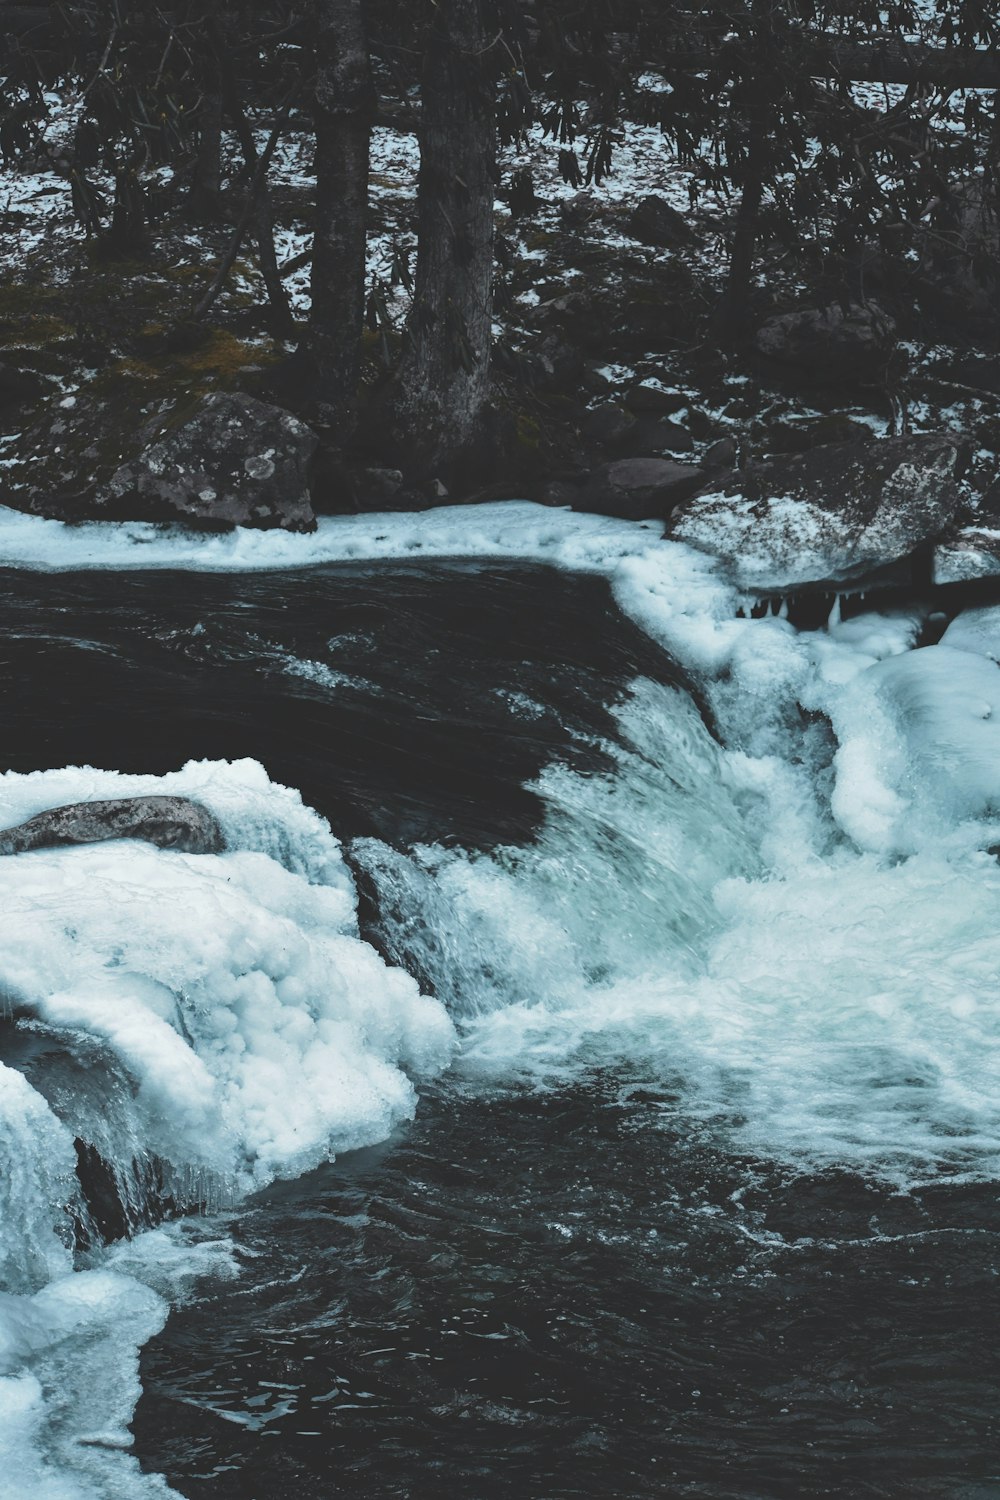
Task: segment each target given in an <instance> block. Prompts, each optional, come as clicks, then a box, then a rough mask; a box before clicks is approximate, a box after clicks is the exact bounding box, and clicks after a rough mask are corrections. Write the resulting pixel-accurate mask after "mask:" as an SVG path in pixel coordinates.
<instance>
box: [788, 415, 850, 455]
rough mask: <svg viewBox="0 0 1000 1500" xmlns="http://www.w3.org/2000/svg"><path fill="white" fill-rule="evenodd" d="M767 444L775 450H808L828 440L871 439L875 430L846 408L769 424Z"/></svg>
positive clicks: (821, 445) (839, 441)
mask: <svg viewBox="0 0 1000 1500" xmlns="http://www.w3.org/2000/svg"><path fill="white" fill-rule="evenodd" d="M766 437H767V444H768V447H769V449H770V451H771V452H772V453H806V452H808V450H809V449H810V448H822V447H823V446H825V445H826V444H827V443H870V442H872V441H873V440H874V437H875V434H874V433H873V432H872V430H871V428H870V427H866V425H865V424H864V422H856V421H855V420H854V418H853V417H848V416H846V415H845V414H844V413H843V412H831V414H830V415H829V416H826V417H810V418H808V419H806V420H805V421H803V420H802V419H801V418H799V419H795V418H787V419H786V420H785V421H783V422H772V423H770V424H769V425H768V427H767V433H766Z"/></svg>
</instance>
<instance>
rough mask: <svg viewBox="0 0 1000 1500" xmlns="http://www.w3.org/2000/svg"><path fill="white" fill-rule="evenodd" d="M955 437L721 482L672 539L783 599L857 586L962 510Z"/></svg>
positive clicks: (844, 449)
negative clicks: (810, 589) (807, 589)
mask: <svg viewBox="0 0 1000 1500" xmlns="http://www.w3.org/2000/svg"><path fill="white" fill-rule="evenodd" d="M958 460H959V445H958V443H957V441H956V439H955V437H954V436H953V435H951V434H934V433H930V434H926V435H923V436H916V437H899V438H884V439H882V440H881V441H875V442H872V443H868V444H860V443H846V444H834V445H831V446H829V447H825V448H814V449H813V450H812V451H811V452H809V453H804V454H799V455H796V456H794V457H790V458H776V459H771V460H769V461H768V462H766V463H759V464H756V465H754V467H753V469H752V470H748V471H744V472H742V473H739V472H737V473H732V474H722V475H719V476H718V477H717V478H716V479H714V480H713V481H712V482H711V483H710V484H709V485H706V486H705V487H704V488H703V489H702V490H701V492H700V493H699V494H697V495H695V496H694V497H693V498H692V499H690V500H689V501H688V502H687V504H685V505H684V507H683V509H682V510H681V511H680V512H679V513H678V514H676V515H675V516H674V518H673V521H672V524H671V528H670V534H671V535H672V536H673V537H675V538H676V539H677V540H678V541H682V542H687V543H689V544H690V545H691V546H693V547H697V548H699V550H701V551H703V552H708V553H711V554H713V555H714V556H716V557H719V558H722V559H724V560H725V561H726V562H728V564H729V566H730V569H731V570H732V573H733V575H734V576H735V578H736V579H737V581H738V582H739V583H740V584H742V585H744V586H746V587H748V588H754V589H759V590H761V591H769V592H770V591H773V592H776V593H777V592H782V591H784V590H786V589H790V588H792V587H801V586H802V585H804V584H810V583H823V584H830V583H838V582H845V583H846V582H848V581H851V580H856V579H858V578H862V577H864V576H865V575H866V574H869V573H872V572H877V571H878V570H880V569H883V568H886V567H889V566H890V565H891V564H893V563H895V562H898V561H899V560H901V559H905V558H909V557H910V556H911V555H912V554H913V553H914V552H915V551H916V550H917V549H918V548H921V547H923V546H924V545H925V544H929V543H931V542H932V541H933V540H934V539H935V538H936V537H937V536H939V535H940V533H941V532H942V531H943V530H944V528H945V527H946V525H947V524H948V522H949V520H950V519H951V517H952V516H953V514H954V512H955V510H956V507H957V505H958V499H959V495H958V486H957V484H956V482H955V471H956V468H957V465H958Z"/></svg>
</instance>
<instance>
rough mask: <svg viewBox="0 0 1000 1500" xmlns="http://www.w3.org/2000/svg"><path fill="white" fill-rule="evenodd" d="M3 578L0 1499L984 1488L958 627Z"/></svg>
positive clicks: (456, 579)
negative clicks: (224, 840)
mask: <svg viewBox="0 0 1000 1500" xmlns="http://www.w3.org/2000/svg"><path fill="white" fill-rule="evenodd" d="M2 582H3V600H4V602H3V623H4V629H3V634H2V644H0V677H2V681H3V687H4V700H5V703H6V705H7V715H6V720H5V737H4V753H3V763H4V769H5V770H6V771H7V772H8V775H7V776H5V777H4V778H3V779H2V782H0V795H2V797H3V813H4V820H5V821H10V822H14V821H16V820H17V819H18V818H20V817H22V816H28V815H29V814H30V813H33V812H34V811H37V810H38V809H39V808H40V807H42V806H51V805H55V804H56V803H57V802H59V801H67V800H71V799H72V798H73V797H76V796H83V795H87V796H100V795H111V794H113V793H112V790H111V789H112V788H113V789H114V791H115V792H117V791H119V790H124V791H128V790H129V789H130V788H131V789H135V790H143V789H149V788H150V787H151V786H154V785H155V786H160V785H166V786H168V787H175V788H176V789H178V790H181V791H186V792H188V793H190V794H192V795H201V796H202V797H204V799H205V800H206V801H207V802H208V803H209V805H211V806H212V808H213V810H214V811H215V812H216V813H217V815H219V816H220V818H221V819H222V821H223V824H224V826H225V827H226V831H227V834H228V836H229V840H230V844H231V846H232V847H233V851H234V852H232V853H230V854H227V855H225V856H223V857H222V858H221V859H216V858H214V857H203V858H201V859H199V858H197V857H191V856H178V855H171V854H162V853H158V852H154V851H150V850H145V849H142V848H140V847H139V846H135V845H121V846H106V847H104V848H101V849H96V850H78V851H64V852H54V853H39V854H37V855H30V856H22V857H20V858H19V859H18V860H11V861H7V862H4V864H3V867H2V868H0V882H3V889H2V900H3V903H4V908H5V910H6V916H5V917H4V923H5V925H4V958H3V965H4V968H3V976H2V977H3V986H4V999H5V1003H6V1009H7V1014H8V1020H7V1021H6V1023H5V1024H4V1025H3V1026H2V1028H0V1064H2V1066H0V1122H2V1123H0V1130H2V1131H3V1132H4V1133H3V1135H2V1137H0V1270H2V1271H3V1276H4V1285H5V1287H6V1289H7V1295H6V1296H5V1297H3V1298H2V1300H0V1403H3V1407H2V1410H3V1427H2V1429H0V1454H2V1455H3V1458H4V1464H5V1467H4V1469H3V1470H2V1472H0V1493H2V1494H3V1495H4V1496H5V1497H6V1496H7V1495H10V1497H11V1500H14V1497H17V1500H21V1497H28V1500H80V1497H99V1500H105V1497H108V1500H111V1497H127V1500H132V1497H133V1496H134V1497H146V1496H156V1495H161V1496H162V1495H164V1494H166V1493H167V1488H166V1487H167V1485H169V1486H170V1487H172V1489H173V1490H174V1491H175V1492H177V1493H180V1494H182V1495H186V1496H189V1497H191V1500H202V1497H204V1500H208V1497H213V1500H214V1497H227V1500H228V1497H231V1500H243V1497H247V1500H278V1497H285V1496H292V1495H295V1496H303V1497H316V1500H320V1497H324V1500H325V1497H327V1496H333V1495H345V1496H358V1497H361V1496H365V1497H369V1496H372V1497H374V1496H387V1497H388V1496H403V1495H406V1496H420V1497H424V1496H426V1497H436V1496H439V1495H440V1496H444V1495H460V1496H465V1495H469V1496H472V1495H483V1496H486V1495H498V1496H501V1495H503V1496H506V1495H510V1496H514V1495H518V1496H521V1495H529V1496H538V1497H570V1496H615V1497H631V1496H643V1495H665V1496H671V1495H701V1496H706V1497H729V1496H732V1497H740V1500H750V1497H772V1496H774V1497H777V1496H781V1497H784V1496H788V1497H798V1496H846V1495H850V1496H855V1495H858V1496H894V1497H895V1496H899V1497H906V1496H915V1495H921V1496H934V1497H938V1496H940V1497H942V1500H944V1497H949V1500H951V1497H965V1500H985V1497H989V1496H1000V1459H998V1457H997V1454H998V1451H1000V1447H998V1442H997V1439H998V1436H1000V1433H998V1428H1000V1417H998V1397H1000V1360H998V1356H997V1353H996V1349H995V1344H996V1339H995V1329H996V1326H997V1315H998V1314H1000V1296H998V1287H997V1275H998V1266H1000V1207H998V1203H997V1183H998V1181H1000V1024H998V1009H997V985H998V982H1000V920H998V919H1000V872H998V871H997V868H996V863H995V861H994V860H993V859H992V857H991V856H990V855H989V854H987V853H986V852H985V850H986V848H987V846H988V845H989V844H990V842H991V839H992V841H993V842H996V841H997V832H996V823H995V809H996V807H997V806H1000V801H998V800H995V799H994V791H993V788H994V786H996V785H997V782H998V773H1000V767H998V766H997V765H996V764H995V763H994V760H995V758H994V759H991V757H992V755H993V741H992V740H988V739H986V738H983V737H982V736H983V735H986V734H987V733H990V732H992V729H991V718H992V702H993V699H992V697H991V696H990V695H991V694H992V693H993V691H994V689H993V686H992V676H990V675H989V674H990V673H992V674H996V673H997V669H996V667H995V665H994V664H993V661H992V660H991V659H990V656H989V653H988V649H987V648H988V645H989V641H992V640H995V639H996V634H995V632H994V634H993V635H991V634H990V632H989V630H988V629H987V630H986V635H985V637H984V639H986V640H987V646H983V644H982V640H980V639H979V637H978V636H977V637H976V641H978V645H977V644H976V643H975V642H973V643H972V644H971V645H970V642H969V641H968V640H966V641H965V642H964V643H961V642H958V637H957V635H955V634H953V635H952V636H951V637H950V641H949V639H948V638H946V642H945V646H944V647H932V648H930V649H929V650H923V651H913V650H911V649H909V648H911V647H912V646H913V645H914V643H915V642H916V640H917V638H918V632H919V630H920V629H921V624H922V621H923V619H924V616H925V614H926V611H925V610H920V609H919V608H918V609H915V610H911V611H903V612H899V613H897V614H895V615H887V616H882V617H872V616H864V617H859V618H857V619H855V620H853V621H849V622H848V623H847V624H846V625H841V626H838V627H837V629H836V630H834V631H831V632H830V633H829V634H828V633H827V632H825V631H823V630H820V631H815V632H807V633H806V634H804V635H802V636H800V637H797V636H796V635H795V632H794V631H792V629H791V627H789V626H787V625H785V624H783V623H782V622H779V621H776V620H775V621H757V622H753V623H752V624H751V623H750V622H747V626H746V633H745V636H740V637H739V638H737V637H735V636H734V637H733V640H734V642H735V645H734V647H733V649H732V652H731V658H730V661H729V663H728V666H727V668H726V670H724V671H719V670H718V664H717V663H715V664H713V671H712V672H711V673H708V674H706V672H705V654H704V652H701V651H699V650H697V649H695V646H694V645H692V648H691V650H690V651H689V652H688V653H687V656H688V659H689V662H688V666H687V667H685V664H684V663H681V664H680V665H677V664H676V663H675V662H674V661H672V660H671V659H670V658H669V657H668V656H667V655H665V654H664V653H663V652H662V651H661V650H660V649H659V648H658V647H657V646H656V645H654V643H653V641H652V640H651V639H650V638H649V637H648V636H647V635H645V634H643V633H641V632H640V631H639V630H638V629H637V628H635V627H634V626H633V625H631V624H629V623H628V621H627V620H626V619H625V618H623V616H622V615H621V614H620V613H619V612H618V610H617V609H616V608H615V606H614V605H613V603H612V601H611V598H610V595H609V592H608V590H607V586H606V585H605V584H604V583H603V582H602V581H600V580H598V579H593V578H579V577H567V576H565V575H560V574H556V573H553V572H551V571H549V570H547V569H544V568H530V567H516V568H515V567H511V566H499V565H496V564H494V565H489V566H487V565H474V564H464V565H462V564H449V565H443V564H436V565H433V566H431V565H417V564H411V565H407V566H400V565H393V566H381V567H380V568H378V569H372V568H366V567H363V566H357V567H354V568H350V569H348V568H336V567H324V568H318V569H314V570H312V571H309V572H301V573H284V574H262V575H258V576H252V577H251V576H234V575H226V576H221V577H219V576H202V577H193V576H190V575H182V574H173V573H159V574H156V575H153V574H143V573H116V574H100V573H88V574H71V575H61V576H55V577H50V576H44V575H37V574H25V573H10V574H7V575H4V576H3V580H2ZM636 613H637V615H641V613H642V612H641V610H637V611H636ZM988 623H989V622H988V620H987V625H988ZM943 624H944V622H940V624H939V625H938V627H937V628H936V632H935V634H939V633H940V630H941V629H942V628H943ZM720 628H721V627H720ZM727 628H728V627H727ZM983 628H984V629H985V627H983ZM955 629H956V627H954V626H953V627H952V631H953V632H954V631H955ZM973 634H974V632H973ZM980 634H982V631H981V632H980ZM691 640H692V642H693V641H694V637H691ZM956 644H959V645H961V646H962V649H961V650H958V649H956V648H955V647H956ZM973 650H974V651H975V652H986V654H985V655H976V654H969V655H967V656H963V651H968V652H970V653H973ZM794 653H798V654H797V655H795V654H794ZM679 654H680V655H682V656H683V655H684V652H683V651H682V652H680V653H679ZM806 656H808V661H809V670H810V672H812V674H813V675H812V676H811V677H809V678H808V679H807V677H806V675H804V668H803V667H802V662H803V661H804V660H805V659H806ZM880 660H881V664H880V665H879V664H878V663H879V662H880ZM914 662H915V663H916V666H917V667H919V669H920V673H921V675H920V678H919V682H918V683H916V685H915V684H914V683H912V682H911V681H910V676H908V674H910V675H912V674H913V672H914V670H915V668H914V666H913V663H914ZM873 664H875V665H873ZM980 664H982V665H981V667H980ZM975 673H980V675H979V676H974V675H970V674H975ZM939 679H940V680H939ZM873 681H874V682H877V684H878V696H877V698H876V697H872V696H871V693H870V683H871V682H873ZM956 684H957V686H956ZM959 688H960V689H961V691H960V692H959ZM942 694H943V695H944V696H943V698H942ZM956 694H958V696H956ZM941 702H944V704H945V706H946V708H947V709H948V710H949V713H950V714H951V717H952V718H953V719H954V720H955V722H956V723H958V724H959V725H961V724H962V723H964V720H963V718H962V715H963V714H966V715H967V717H968V719H969V724H970V725H971V726H972V727H971V728H969V729H968V731H967V732H963V733H964V738H963V737H962V735H961V734H959V732H958V730H957V729H956V730H955V731H954V733H952V737H951V739H949V738H948V733H946V732H945V730H944V729H942V727H941V723H940V718H941V715H940V705H941ZM887 705H888V706H887ZM890 709H891V710H892V712H891V714H890ZM880 716H881V717H880ZM883 720H884V722H883ZM890 720H891V722H890ZM928 726H930V727H928ZM835 731H836V733H835ZM949 732H950V731H949ZM976 735H979V736H980V738H979V739H976V738H975V736H976ZM956 736H957V739H956ZM953 741H954V743H953ZM928 744H929V745H930V750H927V749H926V746H927V745H928ZM838 745H839V749H838ZM970 746H971V749H970ZM245 757H250V758H251V759H252V760H254V761H258V762H260V763H261V765H262V766H263V767H264V768H265V770H266V773H267V775H266V776H265V775H264V772H263V771H260V770H259V769H257V768H255V767H253V766H248V765H247V764H246V763H245V761H244V760H243V758H245ZM190 761H195V762H199V763H200V764H195V765H188V766H187V768H186V769H185V770H184V771H181V770H180V768H181V767H182V766H184V764H185V762H190ZM223 762H231V763H233V764H231V765H228V766H227V765H223V764H221V763H223ZM80 766H84V767H91V768H93V769H90V770H83V771H81V770H65V769H63V768H66V767H80ZM942 767H944V773H945V774H946V776H947V786H945V787H944V789H942V786H943V784H942V780H941V777H942ZM162 777H166V781H165V782H161V781H159V780H156V781H154V780H152V778H162ZM991 777H992V780H991ZM123 778H124V780H123ZM130 778H131V779H130ZM281 786H285V787H293V788H297V789H299V790H300V791H301V793H302V799H303V800H302V802H299V801H298V800H297V799H296V798H295V797H294V796H292V795H289V794H286V793H282V792H281V791H280V787H281ZM956 786H957V787H958V789H957V790H955V787H956ZM310 809H315V810H316V812H318V813H319V814H320V815H321V816H322V818H325V819H327V820H329V823H330V825H331V826H332V828H333V830H334V833H335V834H336V835H337V836H338V838H339V839H340V840H342V841H343V857H342V855H341V852H340V850H339V849H338V847H337V845H336V844H335V843H334V842H333V841H332V840H330V838H329V836H328V834H327V832H326V830H325V827H324V825H323V823H322V822H321V821H320V819H317V818H316V817H315V816H314V814H313V813H312V812H311V811H310ZM345 861H346V862H345ZM355 912H356V915H355ZM359 924H360V925H359ZM407 975H409V976H411V977H410V978H407V977H406V976H407ZM418 986H419V990H420V991H422V992H423V997H424V998H422V997H421V994H420V993H418ZM199 1068H203V1069H204V1077H202V1075H201V1073H200V1072H199V1071H198V1070H199ZM414 1111H415V1117H414ZM356 1147H360V1148H361V1149H352V1148H356ZM331 1148H332V1149H333V1150H335V1151H336V1152H337V1153H338V1155H337V1160H336V1161H334V1162H332V1163H330V1162H329V1161H326V1160H325V1158H326V1157H327V1155H328V1153H329V1150H330V1149H331ZM275 1178H277V1179H278V1180H274V1179H275ZM199 1208H200V1209H202V1210H203V1212H202V1213H200V1214H199V1213H197V1212H194V1213H193V1212H192V1210H197V1209H199ZM182 1210H187V1213H186V1216H185V1217H178V1215H179V1214H180V1213H181V1211H182ZM158 1224H162V1227H155V1226H157V1225H158ZM130 1236H131V1237H130ZM74 1252H75V1262H74V1261H73V1260H72V1259H71V1254H72V1253H74ZM74 1264H75V1267H76V1269H75V1271H74V1270H73V1266H74ZM164 1297H165V1298H166V1299H167V1301H168V1302H169V1303H171V1304H172V1305H173V1311H172V1312H171V1313H170V1315H169V1317H168V1318H167V1319H166V1322H165V1326H163V1324H164V1319H165V1317H166V1305H167V1304H166V1303H165V1302H164V1300H163V1298H164ZM158 1329H162V1331H159V1332H158V1331H157V1330H158ZM140 1347H141V1348H142V1354H141V1365H140V1366H139V1367H138V1370H137V1365H136V1361H137V1357H138V1355H137V1351H138V1350H139V1349H140ZM138 1373H141V1381H142V1394H141V1397H140V1398H139V1400H138V1405H137V1406H136V1407H135V1412H134V1418H133V1417H132V1411H133V1407H134V1406H135V1402H136V1398H137V1396H139V1385H138ZM130 1421H131V1425H132V1430H133V1432H134V1433H135V1436H136V1447H135V1454H136V1456H137V1459H138V1463H136V1462H134V1461H133V1459H131V1458H130V1457H129V1456H128V1454H127V1452H126V1450H125V1445H126V1443H127V1436H126V1432H125V1429H126V1427H127V1424H128V1423H129V1422H130ZM140 1465H141V1468H140ZM144 1475H145V1477H144ZM158 1476H162V1477H158Z"/></svg>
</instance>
